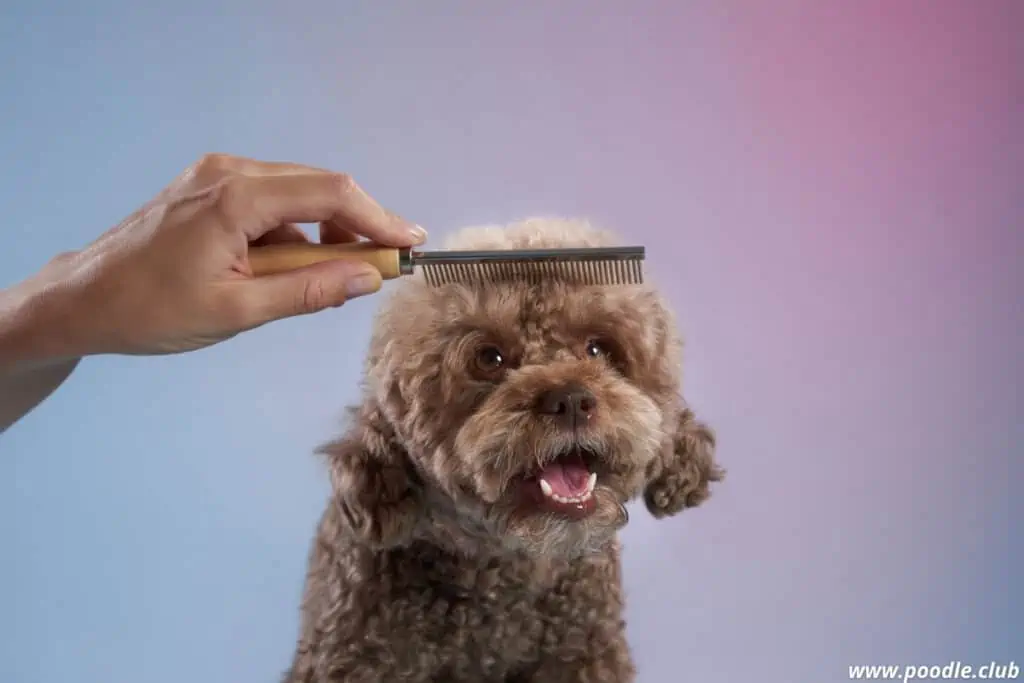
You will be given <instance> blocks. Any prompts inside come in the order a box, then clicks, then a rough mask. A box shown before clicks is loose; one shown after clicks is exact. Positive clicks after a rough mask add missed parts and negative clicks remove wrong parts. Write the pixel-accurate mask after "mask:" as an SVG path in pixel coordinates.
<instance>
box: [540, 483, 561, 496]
mask: <svg viewBox="0 0 1024 683" xmlns="http://www.w3.org/2000/svg"><path fill="white" fill-rule="evenodd" d="M540 490H541V493H543V494H544V495H545V496H547V497H548V498H552V497H554V498H558V496H555V495H554V491H552V490H551V484H549V483H548V482H547V481H545V480H544V479H541V480H540Z"/></svg>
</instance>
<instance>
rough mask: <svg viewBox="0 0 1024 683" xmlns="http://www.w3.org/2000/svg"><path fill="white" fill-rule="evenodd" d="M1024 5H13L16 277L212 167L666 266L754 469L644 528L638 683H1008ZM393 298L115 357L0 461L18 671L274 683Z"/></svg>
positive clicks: (8, 652)
mask: <svg viewBox="0 0 1024 683" xmlns="http://www.w3.org/2000/svg"><path fill="white" fill-rule="evenodd" d="M1022 32H1024V5H1022V4H1021V3H1019V2H1013V1H1012V0H1008V1H1006V2H1001V1H997V0H980V1H978V2H973V3H971V2H956V1H952V0H951V1H936V2H923V1H921V2H912V1H909V0H897V1H891V2H883V1H882V0H870V1H865V2H856V3H847V2H838V1H825V2H821V1H812V0H807V1H796V0H779V1H777V2H772V3H761V2H755V1H753V0H751V1H749V2H739V1H732V2H677V3H671V2H667V1H666V2H636V3H630V4H629V5H628V9H627V4H626V3H616V2H611V1H610V0H609V1H604V2H583V1H582V0H578V1H569V0H566V1H564V2H560V3H541V2H523V3H498V2H491V3H480V2H452V1H436V2H430V3H414V2H411V1H406V2H401V1H394V2H384V1H382V2H376V3H372V2H328V1H327V0H299V1H296V2H289V3H283V4H282V3H269V2H246V3H242V2H192V1H189V0H186V1H184V2H177V3H174V4H173V5H163V6H159V5H156V4H152V5H149V6H147V5H146V3H128V2H123V3H121V2H113V1H110V0H107V1H103V0H100V1H96V2H91V3H88V4H81V5H78V6H74V5H71V4H70V3H66V4H62V3H58V2H36V3H34V4H30V3H16V4H15V3H10V4H9V5H8V6H5V8H4V10H3V12H2V14H0V64H3V69H2V70H0V121H2V123H3V126H2V127H0V160H2V162H0V180H2V182H0V206H2V207H3V209H4V214H5V215H4V217H3V228H2V230H3V242H2V245H3V246H0V284H2V285H3V286H7V285H9V284H13V283H14V282H17V281H18V280H20V279H21V278H23V277H25V276H27V275H28V274H30V273H31V272H33V271H34V270H35V269H36V268H38V267H39V266H41V265H42V264H43V263H44V262H45V261H46V260H47V259H48V258H50V257H51V256H52V255H53V254H55V253H56V252H58V251H62V250H66V249H71V248H76V247H79V246H82V245H83V244H85V243H87V242H88V241H89V240H91V239H92V238H93V237H95V236H96V235H97V234H99V233H100V232H101V231H103V230H105V229H106V228H107V227H109V226H110V225H113V224H114V223H116V222H118V221H119V220H120V219H121V218H122V217H123V216H124V215H126V214H128V213H129V212H131V211H132V210H133V209H134V208H135V207H136V206H137V205H139V204H141V203H142V202H143V201H145V200H146V199H148V198H149V197H150V196H152V195H153V194H154V193H156V192H157V191H158V190H159V189H160V188H161V187H162V186H163V185H164V184H165V183H166V182H168V181H169V180H170V179H171V178H172V177H173V176H174V175H176V174H177V173H178V172H179V171H180V170H181V169H183V168H184V167H185V166H187V165H188V164H189V163H191V162H193V161H194V160H195V159H197V158H198V157H199V156H200V155H201V154H203V153H204V152H209V151H222V152H230V153H235V154H242V155H246V156H252V157H257V158H263V159H278V160H292V161H299V162H304V163H309V164H312V165H318V166H326V167H331V168H335V169H338V170H344V171H347V172H349V173H351V174H353V175H354V176H355V177H356V178H357V179H358V180H359V181H360V182H361V183H362V184H363V186H364V187H366V188H367V190H368V191H369V192H370V193H371V194H373V195H374V196H375V197H376V198H377V199H378V200H380V201H381V202H382V203H383V204H385V205H387V206H388V207H390V208H392V209H394V210H396V211H399V212H400V213H402V214H404V215H406V216H407V217H408V218H410V219H412V220H414V221H416V222H419V223H421V224H422V225H424V226H426V227H427V228H428V229H430V230H431V231H432V234H433V240H432V243H434V244H436V243H437V242H438V241H439V239H438V238H440V237H443V235H444V234H445V233H446V232H449V231H451V230H453V229H455V228H456V227H460V226H463V225H467V224H474V223H489V222H504V221H510V220H513V219H516V218H521V217H525V216H529V215H533V214H563V215H573V216H586V217H590V218H592V219H593V220H594V221H595V222H597V223H600V224H602V225H606V226H609V227H613V228H615V229H617V230H618V231H619V232H620V233H622V234H623V235H624V236H625V237H626V239H627V240H628V241H629V242H638V243H643V244H646V245H647V246H648V248H649V253H650V255H651V258H650V271H651V272H652V273H653V275H654V277H656V278H657V279H658V280H659V281H660V282H661V283H662V285H663V286H664V289H665V291H666V292H667V294H668V296H669V298H670V300H671V301H672V303H673V306H674V307H675V308H676V309H677V311H678V313H679V317H680V320H681V324H682V325H683V330H684V333H685V334H686V336H687V339H688V346H687V351H686V354H687V355H686V388H685V391H686V394H687V396H688V398H689V399H690V401H691V402H692V403H693V405H694V406H695V408H696V410H697V411H698V413H699V414H700V415H701V416H702V417H704V418H705V419H707V420H708V421H710V422H711V423H712V424H713V425H714V426H715V427H716V428H717V429H718V431H719V434H720V439H721V448H720V458H721V461H722V462H723V463H724V464H725V465H726V466H727V467H728V468H729V470H730V477H729V479H728V480H727V482H726V483H725V484H724V485H722V486H721V487H720V488H719V489H718V491H717V492H716V493H715V495H714V497H713V498H712V499H711V500H710V501H709V502H708V503H707V505H706V506H705V507H702V508H700V509H698V510H696V511H692V512H688V513H685V514H683V515H682V516H680V517H678V518H675V519H673V520H671V521H666V522H654V521H653V520H651V519H650V518H649V517H648V516H647V514H646V513H645V512H643V511H642V509H641V508H639V507H638V508H636V509H635V510H634V515H633V518H634V521H633V522H632V524H631V525H630V527H629V528H628V530H627V531H626V533H625V536H624V541H625V545H626V561H625V562H626V582H627V589H628V599H629V615H628V616H629V624H630V626H629V628H630V634H631V638H632V642H633V645H634V650H635V653H636V658H637V661H638V665H639V670H640V681H642V682H644V683H655V682H662V681H673V680H677V679H680V678H687V677H688V678H689V679H692V680H700V681H726V682H738V681H766V682H774V681H780V682H782V681H786V682H789V681H838V680H844V679H845V678H846V676H847V667H848V666H849V665H856V664H889V663H891V664H945V663H947V662H949V661H951V660H961V661H963V662H965V663H968V664H973V665H981V664H984V663H987V662H989V661H990V660H995V661H998V662H1004V661H1006V660H1009V659H1011V658H1013V657H1016V658H1017V661H1018V663H1020V661H1021V660H1022V659H1024V648H1022V645H1024V623H1022V616H1021V615H1022V614H1024V599H1022V596H1021V586H1020V583H1021V582H1020V577H1021V576H1024V571H1022V566H1021V565H1022V556H1024V554H1022V541H1021V532H1020V522H1021V519H1022V510H1024V506H1022V503H1021V497H1020V495H1019V494H1018V493H1017V489H1018V488H1019V486H1020V483H1021V481H1022V475H1024V466H1022V460H1021V455H1022V448H1021V445H1020V444H1021V440H1022V438H1024V424H1022V421H1021V419H1020V413H1021V391H1022V390H1021V387H1022V386H1024V381H1022V380H1024V362H1022V360H1021V349H1022V348H1024V341H1022V330H1024V324H1022V323H1024V314H1022V310H1021V299H1022V296H1021V294H1022V292H1024V281H1022V280H1024V276H1022V268H1021V256H1022V254H1024V236H1022V227H1021V225H1022V215H1024V211H1022V209H1024V192H1022V190H1021V179H1022V178H1024V136H1022V134H1021V129H1020V125H1021V121H1024V47H1022V41H1021V39H1020V36H1021V35H1022ZM378 302H379V300H374V299H372V298H371V299H369V300H361V301H358V302H354V303H352V304H351V305H347V306H345V307H344V308H343V309H341V310H340V311H336V312H331V313H325V314H322V315H319V316H314V317H311V318H303V319H298V320H292V321H287V322H281V323H276V324H273V325H270V326H267V327H265V328H262V329H260V330H257V331H255V332H253V333H251V334H246V335H243V336H242V337H240V338H237V339H235V340H233V341H231V342H229V343H226V344H223V345H220V346H218V347H216V348H212V349H208V350H204V351H201V352H197V353H193V354H188V355H183V356H178V357H166V358H120V357H99V358H91V359H88V360H87V361H86V362H84V363H83V364H82V365H81V367H80V368H79V369H78V370H77V371H76V373H75V374H74V376H73V377H72V378H71V380H70V381H69V382H68V383H67V385H66V386H64V387H63V388H62V389H61V391H60V392H59V393H57V394H56V395H54V396H53V397H52V398H51V399H50V400H48V401H47V402H46V403H45V404H43V405H42V406H41V407H40V408H39V409H38V410H37V411H36V412H34V413H32V414H31V415H30V416H28V417H27V418H26V419H25V420H24V421H22V422H21V423H19V424H18V425H16V426H15V427H14V428H13V429H11V430H10V431H9V432H8V433H6V434H4V435H3V436H2V437H0V554H2V561H0V681H5V682H10V683H36V682H51V681H52V682H55V683H57V682H60V683H63V682H64V681H79V682H83V683H111V682H113V681H132V682H167V683H171V682H178V681H183V680H188V681H268V682H269V681H275V680H277V677H278V676H279V675H280V673H281V672H282V671H283V670H284V668H285V667H286V666H287V665H288V661H289V657H290V654H291V651H292V647H293V643H294V638H295V636H296V633H297V623H298V601H299V596H300V591H301V587H302V578H303V572H304V566H305V560H306V552H307V548H308V545H309V542H310V539H311V537H312V533H313V528H314V524H315V521H316V518H317V517H318V515H319V512H320V510H321V509H322V506H323V504H324V501H325V496H326V495H327V480H326V477H325V474H324V472H323V471H322V470H321V468H320V465H319V463H318V462H317V460H316V459H315V458H314V456H313V455H312V451H313V449H314V448H315V447H316V446H317V445H318V444H320V443H322V442H323V441H325V440H327V439H328V438H330V437H332V436H333V435H334V434H336V432H337V430H338V429H339V418H340V416H341V414H342V408H343V406H344V405H346V404H347V403H349V402H351V401H353V400H354V399H355V397H356V384H357V379H358V374H359V369H360V366H361V356H362V353H363V352H364V349H365V347H366V344H367V341H368V326H369V322H370V317H371V315H372V313H373V310H374V308H375V306H376V305H377V304H378Z"/></svg>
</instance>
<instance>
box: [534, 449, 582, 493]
mask: <svg viewBox="0 0 1024 683" xmlns="http://www.w3.org/2000/svg"><path fill="white" fill-rule="evenodd" d="M539 478H540V479H543V480H544V481H546V482H547V483H548V485H549V486H551V491H552V493H554V494H555V495H558V496H562V497H563V498H575V497H577V496H581V495H583V493H584V492H586V490H587V480H588V479H590V472H589V471H587V468H586V466H585V465H584V464H583V461H582V460H576V459H572V460H570V459H564V460H560V461H558V462H553V463H551V464H549V465H546V466H545V467H544V469H542V470H541V471H540V475H539Z"/></svg>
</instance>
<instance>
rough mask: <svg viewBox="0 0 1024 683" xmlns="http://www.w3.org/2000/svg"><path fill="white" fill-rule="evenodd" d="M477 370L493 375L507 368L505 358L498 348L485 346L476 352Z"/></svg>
mask: <svg viewBox="0 0 1024 683" xmlns="http://www.w3.org/2000/svg"><path fill="white" fill-rule="evenodd" d="M476 367H477V370H479V371H481V372H483V373H485V374H493V373H495V372H498V371H499V370H502V369H503V368H504V367H505V356H504V355H502V353H501V349H499V348H498V347H497V346H483V347H481V348H480V349H478V350H477V352H476Z"/></svg>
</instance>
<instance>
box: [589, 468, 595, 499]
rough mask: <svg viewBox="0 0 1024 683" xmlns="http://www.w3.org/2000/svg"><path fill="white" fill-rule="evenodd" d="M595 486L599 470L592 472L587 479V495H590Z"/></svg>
mask: <svg viewBox="0 0 1024 683" xmlns="http://www.w3.org/2000/svg"><path fill="white" fill-rule="evenodd" d="M595 486H597V472H591V473H590V477H589V478H588V479H587V495H588V496H589V495H590V493H591V492H592V491H593V490H594V487H595Z"/></svg>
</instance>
